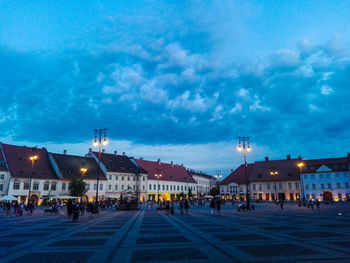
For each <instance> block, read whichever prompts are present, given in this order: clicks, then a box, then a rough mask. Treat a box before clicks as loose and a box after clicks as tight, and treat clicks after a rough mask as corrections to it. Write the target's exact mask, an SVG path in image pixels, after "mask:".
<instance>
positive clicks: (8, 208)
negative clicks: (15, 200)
mask: <svg viewBox="0 0 350 263" xmlns="http://www.w3.org/2000/svg"><path fill="white" fill-rule="evenodd" d="M10 211H11V204H10V202H7V203H6V216H10Z"/></svg>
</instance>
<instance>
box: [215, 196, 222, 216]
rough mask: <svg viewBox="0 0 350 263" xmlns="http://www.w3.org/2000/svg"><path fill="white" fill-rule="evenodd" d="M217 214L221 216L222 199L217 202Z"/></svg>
mask: <svg viewBox="0 0 350 263" xmlns="http://www.w3.org/2000/svg"><path fill="white" fill-rule="evenodd" d="M216 213H217V214H218V215H221V200H220V198H218V199H217V200H216Z"/></svg>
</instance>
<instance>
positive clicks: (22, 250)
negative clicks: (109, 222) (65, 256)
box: [1, 212, 125, 262]
mask: <svg viewBox="0 0 350 263" xmlns="http://www.w3.org/2000/svg"><path fill="white" fill-rule="evenodd" d="M117 213H121V214H123V213H125V212H117ZM112 216H113V215H107V216H104V217H99V218H97V220H93V221H90V222H87V223H86V224H79V223H76V225H75V227H74V229H67V230H65V231H59V232H52V233H51V234H49V235H48V236H47V237H45V238H43V239H40V240H38V242H35V243H34V244H33V243H30V244H29V243H23V244H22V245H19V246H16V247H14V248H10V249H9V251H8V253H7V255H6V256H4V257H2V259H1V260H2V262H7V261H11V260H13V259H15V258H17V257H21V256H24V255H25V254H26V253H28V251H31V252H32V253H34V252H37V250H38V249H39V248H40V247H43V246H45V245H48V244H49V243H51V242H52V240H53V239H55V240H59V239H62V238H63V239H64V238H66V237H64V235H65V234H71V233H73V232H74V233H75V232H78V231H81V230H82V229H87V228H89V227H90V226H91V225H94V224H97V223H100V222H103V221H104V220H106V219H107V218H109V217H112ZM64 223H67V221H64ZM68 223H70V222H68ZM19 236H20V234H19Z"/></svg>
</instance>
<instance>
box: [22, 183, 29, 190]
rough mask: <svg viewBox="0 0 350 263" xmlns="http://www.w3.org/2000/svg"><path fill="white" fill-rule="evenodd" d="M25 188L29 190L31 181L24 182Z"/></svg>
mask: <svg viewBox="0 0 350 263" xmlns="http://www.w3.org/2000/svg"><path fill="white" fill-rule="evenodd" d="M23 190H29V182H24V184H23Z"/></svg>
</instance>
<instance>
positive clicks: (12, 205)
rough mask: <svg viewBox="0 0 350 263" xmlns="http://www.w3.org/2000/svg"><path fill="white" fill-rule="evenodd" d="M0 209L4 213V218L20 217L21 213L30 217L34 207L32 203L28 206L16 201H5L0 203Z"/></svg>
mask: <svg viewBox="0 0 350 263" xmlns="http://www.w3.org/2000/svg"><path fill="white" fill-rule="evenodd" d="M0 207H2V208H3V209H4V210H5V211H6V216H7V217H9V216H11V215H13V216H22V215H23V212H27V213H28V215H32V214H33V211H34V209H35V206H34V204H33V203H32V202H29V203H28V204H25V203H20V202H18V201H12V202H10V201H6V202H1V204H0Z"/></svg>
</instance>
